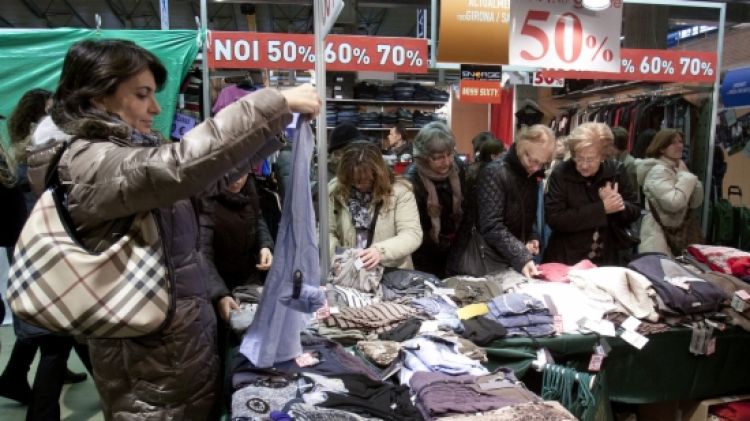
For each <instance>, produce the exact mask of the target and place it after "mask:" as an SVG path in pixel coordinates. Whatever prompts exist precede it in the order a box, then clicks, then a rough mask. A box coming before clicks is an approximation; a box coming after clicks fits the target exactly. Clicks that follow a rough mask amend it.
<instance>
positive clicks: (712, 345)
mask: <svg viewBox="0 0 750 421" xmlns="http://www.w3.org/2000/svg"><path fill="white" fill-rule="evenodd" d="M714 352H716V338H715V337H714V338H711V339H709V340H708V345H706V355H711V354H713V353H714Z"/></svg>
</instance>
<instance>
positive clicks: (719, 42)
mask: <svg viewBox="0 0 750 421" xmlns="http://www.w3.org/2000/svg"><path fill="white" fill-rule="evenodd" d="M625 3H634V4H656V5H664V6H681V7H683V6H684V7H700V8H707V9H719V32H718V33H717V37H716V69H715V71H716V79H715V80H714V92H713V96H712V100H713V104H712V107H713V108H712V109H711V126H710V127H711V128H710V129H709V135H708V158H707V159H708V162H706V179H705V184H704V186H703V212H702V218H701V222H702V223H701V229H702V230H703V234H704V235H706V236H707V235H708V212H709V209H710V203H711V202H710V200H711V179H712V178H713V177H712V176H713V174H711V173H712V172H713V169H714V145H715V141H716V129H715V128H716V118H717V114H716V110H718V108H719V88H720V83H719V82H720V81H721V58H722V54H723V51H724V25H725V24H726V11H727V9H726V8H727V5H726V4H725V3H713V2H707V1H684V0H625Z"/></svg>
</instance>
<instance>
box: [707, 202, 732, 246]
mask: <svg viewBox="0 0 750 421" xmlns="http://www.w3.org/2000/svg"><path fill="white" fill-rule="evenodd" d="M718 196H719V194H718V193H716V197H715V198H714V203H713V206H712V207H711V244H717V245H722V246H734V245H735V244H737V239H736V238H735V237H736V236H735V221H734V207H733V206H732V203H731V202H730V201H729V200H727V199H724V198H722V197H718Z"/></svg>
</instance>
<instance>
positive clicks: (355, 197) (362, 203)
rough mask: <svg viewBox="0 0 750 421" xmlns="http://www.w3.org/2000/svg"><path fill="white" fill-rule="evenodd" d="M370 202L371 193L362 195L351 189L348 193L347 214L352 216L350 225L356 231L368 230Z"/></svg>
mask: <svg viewBox="0 0 750 421" xmlns="http://www.w3.org/2000/svg"><path fill="white" fill-rule="evenodd" d="M370 202H372V193H362V192H361V191H359V190H357V189H355V188H354V187H352V191H351V192H350V193H349V201H348V203H347V204H348V205H349V213H350V214H351V215H352V223H353V224H354V228H355V229H357V230H369V229H370V220H371V215H370Z"/></svg>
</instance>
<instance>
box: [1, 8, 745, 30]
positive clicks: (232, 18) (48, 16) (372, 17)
mask: <svg viewBox="0 0 750 421" xmlns="http://www.w3.org/2000/svg"><path fill="white" fill-rule="evenodd" d="M709 1H710V0H709ZM724 2H725V3H727V23H728V24H730V25H731V24H735V23H741V22H750V5H748V4H747V3H748V2H746V1H743V0H727V1H724ZM0 3H2V5H1V6H0V28H2V27H10V28H58V27H81V28H95V27H96V18H95V15H97V14H98V15H99V16H100V17H101V27H102V28H104V29H159V28H160V15H159V0H2V1H1V2H0ZM346 4H347V8H345V9H344V10H345V12H344V16H342V17H341V18H340V19H339V24H338V25H337V26H338V32H345V33H359V34H362V35H380V36H414V34H415V31H416V9H417V8H429V7H430V4H431V1H430V0H347V1H346ZM311 5H312V0H209V1H208V20H209V23H208V27H209V29H214V30H226V31H246V30H248V29H249V28H250V27H251V26H252V25H253V24H254V25H255V27H256V28H257V30H258V31H261V32H296V33H305V32H307V33H310V32H312V7H311ZM397 8H398V9H397ZM347 9H348V12H347ZM672 9H674V12H672ZM355 12H356V13H355ZM355 15H356V16H355ZM196 16H200V0H169V23H170V27H171V28H172V29H193V28H196V21H195V18H196ZM249 16H252V17H254V19H253V18H252V17H251V19H250V20H248V17H249ZM716 16H717V13H716V12H715V11H714V10H707V9H699V8H691V7H674V8H672V7H670V17H671V18H672V20H673V21H674V22H670V25H672V24H674V25H675V26H676V25H681V24H682V25H684V24H685V23H686V22H687V23H690V22H702V21H706V20H714V19H715V17H716ZM355 20H356V21H355ZM342 21H343V22H342ZM355 25H356V26H355Z"/></svg>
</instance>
